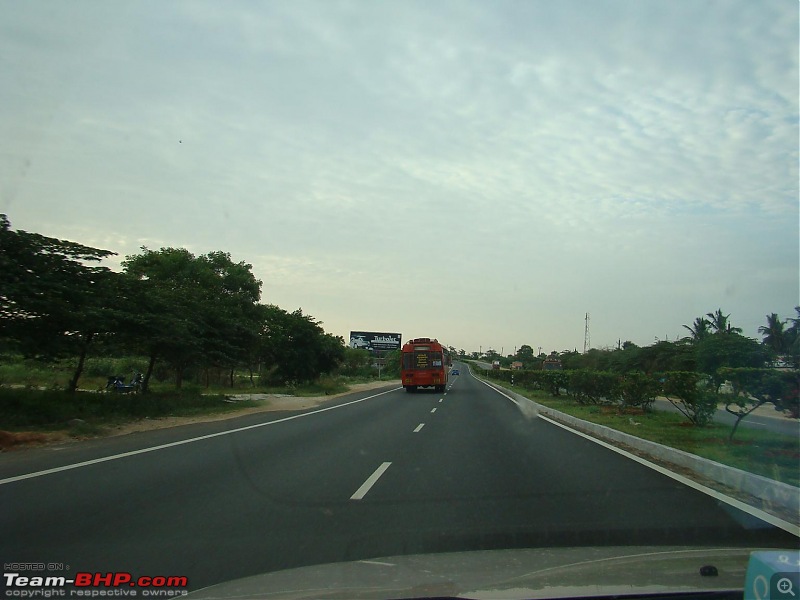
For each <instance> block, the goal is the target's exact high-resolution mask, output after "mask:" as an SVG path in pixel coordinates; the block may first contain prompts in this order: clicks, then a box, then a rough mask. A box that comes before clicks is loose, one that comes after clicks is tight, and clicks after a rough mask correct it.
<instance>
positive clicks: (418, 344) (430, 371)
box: [400, 338, 447, 393]
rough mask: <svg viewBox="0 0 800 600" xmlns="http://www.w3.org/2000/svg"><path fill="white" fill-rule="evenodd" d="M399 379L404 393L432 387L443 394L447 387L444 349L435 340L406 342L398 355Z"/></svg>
mask: <svg viewBox="0 0 800 600" xmlns="http://www.w3.org/2000/svg"><path fill="white" fill-rule="evenodd" d="M400 379H401V380H402V382H403V387H404V388H405V390H406V392H409V393H414V392H416V391H417V389H418V388H421V387H432V388H434V389H435V390H436V391H437V392H443V391H444V389H445V386H446V385H447V368H446V366H445V357H444V348H443V347H442V345H441V344H440V343H439V341H438V340H436V339H433V340H432V339H431V338H416V339H413V340H410V341H408V342H406V343H405V344H404V345H403V349H402V351H401V354H400Z"/></svg>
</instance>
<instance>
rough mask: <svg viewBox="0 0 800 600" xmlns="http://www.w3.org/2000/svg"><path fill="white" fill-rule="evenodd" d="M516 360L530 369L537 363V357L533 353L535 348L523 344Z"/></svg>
mask: <svg viewBox="0 0 800 600" xmlns="http://www.w3.org/2000/svg"><path fill="white" fill-rule="evenodd" d="M515 358H516V360H518V361H519V362H521V363H522V364H523V366H524V367H525V368H526V369H530V368H531V366H532V365H533V363H534V362H536V356H535V355H534V353H533V348H531V347H530V346H529V345H528V344H522V346H520V347H519V349H518V350H517V353H516V355H515Z"/></svg>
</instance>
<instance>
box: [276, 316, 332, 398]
mask: <svg viewBox="0 0 800 600" xmlns="http://www.w3.org/2000/svg"><path fill="white" fill-rule="evenodd" d="M265 319H266V320H265V326H264V328H263V330H264V334H263V337H262V347H261V348H262V356H263V358H264V360H265V362H266V363H267V364H270V365H272V367H273V373H272V377H273V379H276V380H277V381H279V382H281V383H284V384H286V383H301V382H304V381H311V380H313V379H316V378H317V377H319V376H320V375H321V374H322V373H327V372H330V371H331V370H333V369H334V368H335V367H337V366H338V365H339V364H340V363H341V362H342V361H343V360H344V357H345V353H344V340H343V339H342V338H341V337H339V336H334V335H331V334H327V333H325V331H324V330H323V329H322V327H321V325H322V324H321V323H319V322H318V321H317V320H315V319H314V318H313V317H312V316H310V315H304V314H303V311H302V309H297V310H295V311H294V312H292V313H289V312H286V311H285V310H283V309H281V308H279V307H277V306H272V305H270V306H267V307H266V311H265Z"/></svg>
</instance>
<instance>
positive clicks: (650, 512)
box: [0, 364, 798, 589]
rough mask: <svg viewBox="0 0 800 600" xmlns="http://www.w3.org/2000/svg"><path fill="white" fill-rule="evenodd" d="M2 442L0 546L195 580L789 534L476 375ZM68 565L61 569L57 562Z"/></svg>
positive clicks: (90, 565)
mask: <svg viewBox="0 0 800 600" xmlns="http://www.w3.org/2000/svg"><path fill="white" fill-rule="evenodd" d="M457 366H458V367H459V368H460V372H461V374H460V375H458V376H454V377H451V380H450V385H449V387H448V390H447V392H446V393H444V394H437V393H433V392H431V393H417V394H406V393H405V392H404V391H403V390H402V389H399V388H393V387H387V388H386V389H381V390H377V391H371V392H362V393H357V394H352V395H348V396H345V397H342V398H339V399H336V400H334V401H332V403H331V404H327V405H325V406H324V407H323V408H322V410H320V408H317V409H312V410H308V411H303V412H299V413H261V414H255V415H248V416H246V417H239V418H236V419H229V420H227V421H218V422H214V423H205V424H197V425H189V426H183V427H177V428H173V429H166V430H159V431H153V432H148V433H140V434H134V435H128V436H121V437H117V438H110V439H105V440H94V441H91V442H86V443H83V444H76V445H73V446H70V447H67V448H65V449H62V450H59V451H53V450H48V449H40V450H32V451H26V452H18V453H6V454H3V455H2V456H0V506H2V507H3V510H2V511H0V531H2V536H0V556H2V558H3V560H4V561H5V562H6V563H8V562H10V561H13V562H55V563H64V564H65V565H69V567H70V569H71V570H73V571H74V570H76V569H77V570H81V571H103V572H108V571H128V572H131V573H134V574H138V575H185V576H187V577H188V579H189V586H190V589H198V588H200V587H204V586H207V585H211V584H213V583H218V582H221V581H228V580H232V579H236V578H239V577H244V576H248V575H254V574H257V573H263V572H268V571H275V570H279V569H286V568H291V567H297V566H305V565H310V564H321V563H329V562H338V561H345V560H357V559H365V558H375V557H381V556H391V555H397V554H409V553H430V552H442V551H456V550H477V549H495V548H518V547H555V546H558V547H567V546H568V547H573V546H587V545H589V546H599V545H610V544H618V545H630V544H637V545H638V544H642V545H645V544H647V545H666V544H681V545H700V544H706V545H735V546H746V547H771V546H775V547H788V548H795V547H797V544H798V541H797V538H796V537H795V536H794V535H792V534H790V533H786V532H785V531H783V530H781V529H778V528H776V527H774V526H772V525H769V524H767V523H765V522H763V521H761V520H759V519H758V518H757V517H756V516H753V515H751V514H747V513H745V512H742V511H740V510H738V509H736V508H733V507H731V506H728V505H727V504H725V503H722V502H720V501H719V500H717V499H715V498H712V497H710V496H706V495H704V494H703V493H700V492H698V491H696V490H694V489H691V488H688V487H686V486H684V485H682V484H681V483H679V482H677V481H675V480H673V479H671V478H669V477H667V476H665V475H662V474H660V473H658V472H656V471H653V470H651V469H648V468H647V467H646V466H643V465H641V464H638V463H636V462H633V461H631V460H629V459H627V458H625V457H624V456H621V455H619V454H617V453H615V452H613V451H611V450H608V449H606V448H604V447H602V446H600V445H598V444H595V443H593V442H592V441H590V440H587V439H585V438H583V437H581V436H578V435H575V434H574V433H571V432H570V431H568V430H565V429H563V428H561V427H557V426H555V425H553V424H551V423H549V422H547V421H545V420H544V419H539V418H536V417H535V416H530V415H528V416H525V414H523V413H522V412H521V411H520V409H519V407H518V406H517V404H516V403H514V402H513V401H511V400H510V399H509V398H507V397H505V396H504V395H501V394H500V393H498V392H497V391H495V390H494V389H492V388H491V387H490V386H488V385H487V384H485V383H483V382H481V381H479V380H478V379H476V378H474V377H472V375H471V374H470V372H469V369H468V368H467V366H466V365H463V364H460V365H457ZM65 569H66V566H65Z"/></svg>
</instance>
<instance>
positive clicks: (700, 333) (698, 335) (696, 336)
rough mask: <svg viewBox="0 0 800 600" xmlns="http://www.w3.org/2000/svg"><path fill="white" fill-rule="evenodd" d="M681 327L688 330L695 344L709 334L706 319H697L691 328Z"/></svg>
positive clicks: (687, 326)
mask: <svg viewBox="0 0 800 600" xmlns="http://www.w3.org/2000/svg"><path fill="white" fill-rule="evenodd" d="M683 327H684V329H688V330H689V332H690V333H691V334H692V337H691V339H692V340H693V341H695V342H697V341H700V340H702V339H704V338H705V337H706V336H708V335H710V334H711V330H710V329H709V322H708V319H706V318H704V317H697V318H696V319H695V320H694V323H692V325H691V326H689V325H684V326H683Z"/></svg>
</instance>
